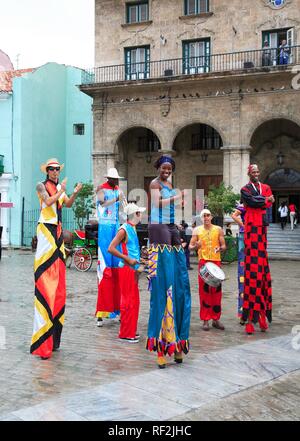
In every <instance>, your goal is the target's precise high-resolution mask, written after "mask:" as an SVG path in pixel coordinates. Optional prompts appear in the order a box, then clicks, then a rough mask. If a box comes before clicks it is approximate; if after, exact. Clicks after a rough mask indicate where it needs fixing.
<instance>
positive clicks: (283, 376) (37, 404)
mask: <svg viewBox="0 0 300 441" xmlns="http://www.w3.org/2000/svg"><path fill="white" fill-rule="evenodd" d="M193 267H194V270H193V271H190V272H189V275H190V282H191V289H192V319H191V331H190V342H191V351H190V353H189V354H188V356H187V357H186V358H185V360H184V363H183V364H182V365H176V364H175V363H174V362H173V360H172V359H171V358H169V359H168V366H167V369H165V370H164V371H160V370H159V369H157V366H156V359H155V355H154V354H153V353H149V352H148V351H146V350H145V343H146V335H147V321H148V314H149V292H148V291H147V279H146V277H145V276H144V275H142V276H141V279H140V297H141V307H140V317H139V333H140V335H141V338H140V342H139V344H136V345H126V344H124V343H122V342H119V340H118V338H117V336H118V329H119V322H118V320H112V321H105V323H104V326H103V327H102V328H97V327H96V323H95V318H94V309H95V303H96V297H97V286H96V267H95V264H94V265H93V267H92V269H91V270H90V271H89V272H87V273H79V272H77V271H76V269H75V268H74V267H71V268H70V269H68V270H67V304H66V321H65V325H64V330H63V334H62V344H61V349H60V351H59V352H55V353H54V354H53V357H52V358H51V359H49V360H45V361H43V360H41V359H40V358H38V357H33V356H32V355H30V354H29V346H30V339H31V332H32V323H33V254H32V253H31V252H30V251H24V250H14V251H4V252H3V256H2V261H1V264H0V280H1V288H0V326H1V328H0V329H1V347H0V366H1V370H0V389H1V398H2V399H1V403H0V420H15V421H19V420H25V421H26V420H35V421H37V420H44V421H46V420H97V421H99V420H107V421H111V420H121V421H123V420H128V421H137V420H175V421H176V420H184V421H188V420H297V419H299V417H300V410H299V409H300V406H299V405H300V398H299V396H300V394H299V392H300V386H299V384H300V383H299V379H300V373H299V369H300V348H299V346H300V344H299V343H298V338H297V330H298V328H297V326H298V325H300V308H299V303H300V300H299V289H298V288H299V278H300V275H299V262H292V261H284V262H282V261H271V273H272V278H273V301H274V319H273V323H272V325H271V326H270V329H269V330H268V332H267V333H265V334H263V333H261V332H259V331H257V332H256V334H254V335H252V336H247V335H246V334H245V333H244V329H243V328H242V327H241V326H240V325H239V323H238V319H237V317H236V302H237V299H236V298H237V283H236V271H237V268H236V263H232V264H227V265H224V270H225V273H226V276H227V280H226V281H225V283H224V286H223V313H222V322H223V323H224V325H225V327H226V329H225V331H224V332H222V331H218V330H216V329H211V330H210V331H209V332H203V331H202V329H201V323H200V320H199V299H198V286H197V271H196V261H193ZM161 390H164V393H163V396H162V394H161V393H160V391H161Z"/></svg>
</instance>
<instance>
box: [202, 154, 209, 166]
mask: <svg viewBox="0 0 300 441" xmlns="http://www.w3.org/2000/svg"><path fill="white" fill-rule="evenodd" d="M201 159H202V162H203V163H204V164H205V162H206V161H207V159H208V154H207V153H206V152H203V153H201Z"/></svg>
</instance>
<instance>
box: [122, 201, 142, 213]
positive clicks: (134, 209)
mask: <svg viewBox="0 0 300 441" xmlns="http://www.w3.org/2000/svg"><path fill="white" fill-rule="evenodd" d="M138 211H139V212H140V213H143V212H144V211H146V208H145V207H138V206H137V205H136V204H134V203H133V202H130V204H128V205H126V207H125V208H124V213H125V214H127V216H130V215H131V214H133V213H137V212H138Z"/></svg>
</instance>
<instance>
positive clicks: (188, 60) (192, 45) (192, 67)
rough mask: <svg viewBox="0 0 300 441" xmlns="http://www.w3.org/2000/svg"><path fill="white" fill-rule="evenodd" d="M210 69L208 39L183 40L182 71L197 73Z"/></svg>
mask: <svg viewBox="0 0 300 441" xmlns="http://www.w3.org/2000/svg"><path fill="white" fill-rule="evenodd" d="M209 70H210V40H209V39H202V40H196V41H186V42H183V73H185V74H197V73H203V72H209Z"/></svg>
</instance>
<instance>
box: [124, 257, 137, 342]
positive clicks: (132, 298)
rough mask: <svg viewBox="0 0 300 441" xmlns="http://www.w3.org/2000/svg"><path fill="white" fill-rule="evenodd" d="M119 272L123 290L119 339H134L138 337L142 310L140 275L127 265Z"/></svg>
mask: <svg viewBox="0 0 300 441" xmlns="http://www.w3.org/2000/svg"><path fill="white" fill-rule="evenodd" d="M119 271H120V272H119V281H120V289H121V301H120V311H121V326H120V333H119V337H120V338H134V337H135V336H136V331H137V322H138V317H139V308H140V293H139V286H138V274H137V272H136V271H134V270H133V269H131V268H130V267H129V266H127V265H125V266H124V267H123V268H120V269H119Z"/></svg>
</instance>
